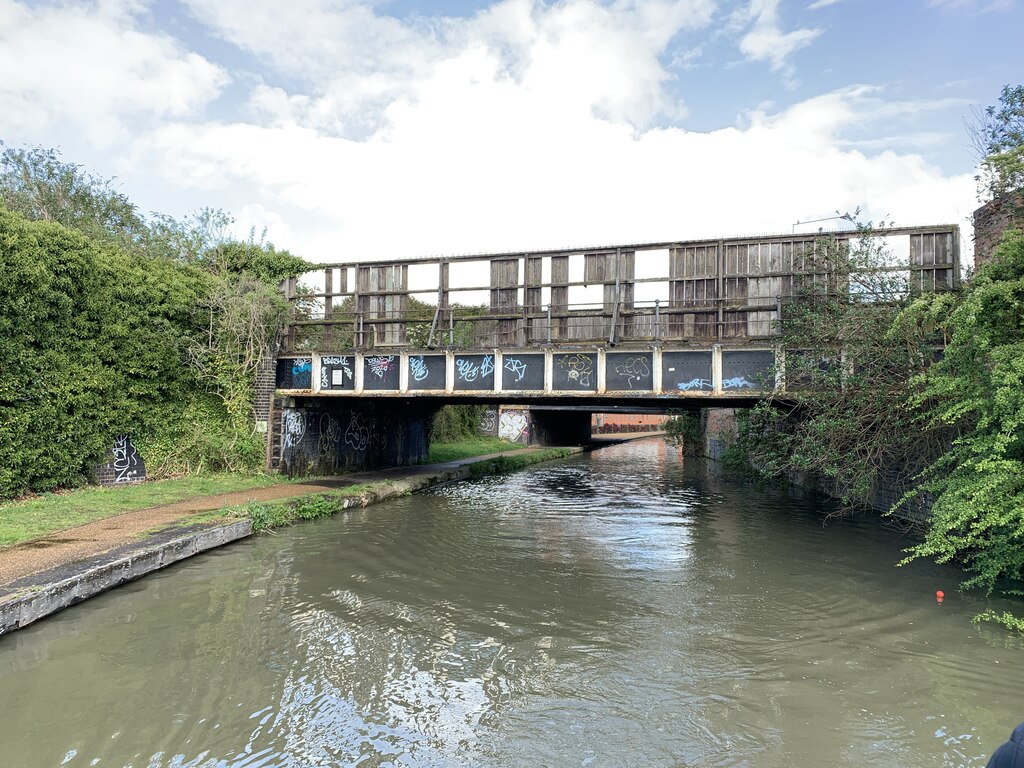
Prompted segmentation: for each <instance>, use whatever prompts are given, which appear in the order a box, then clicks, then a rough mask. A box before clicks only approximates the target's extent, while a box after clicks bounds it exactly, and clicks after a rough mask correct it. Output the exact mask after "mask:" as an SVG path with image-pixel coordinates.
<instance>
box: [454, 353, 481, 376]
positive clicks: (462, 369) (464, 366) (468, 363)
mask: <svg viewBox="0 0 1024 768" xmlns="http://www.w3.org/2000/svg"><path fill="white" fill-rule="evenodd" d="M455 368H456V370H458V372H459V378H460V379H462V380H463V381H475V380H476V377H477V376H479V375H480V366H478V365H477V364H476V363H474V362H473V361H472V360H466V359H465V358H463V359H460V360H456V361H455Z"/></svg>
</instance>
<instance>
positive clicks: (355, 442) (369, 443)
mask: <svg viewBox="0 0 1024 768" xmlns="http://www.w3.org/2000/svg"><path fill="white" fill-rule="evenodd" d="M394 426H395V425H394V423H392V422H391V421H390V420H389V419H388V418H387V417H384V418H380V419H378V418H376V417H373V416H366V415H365V414H360V413H353V414H352V418H351V419H349V422H348V428H347V429H346V430H345V438H344V439H345V445H349V446H352V448H353V449H354V450H357V451H365V450H367V449H368V448H387V447H388V433H389V432H391V431H393V429H394Z"/></svg>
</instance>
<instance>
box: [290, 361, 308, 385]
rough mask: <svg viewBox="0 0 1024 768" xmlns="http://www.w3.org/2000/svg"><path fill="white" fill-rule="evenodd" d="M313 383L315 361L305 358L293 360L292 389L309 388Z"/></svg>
mask: <svg viewBox="0 0 1024 768" xmlns="http://www.w3.org/2000/svg"><path fill="white" fill-rule="evenodd" d="M312 384H313V361H312V360H310V359H309V358H303V359H298V360H293V361H292V389H309V388H310V387H311V386H312Z"/></svg>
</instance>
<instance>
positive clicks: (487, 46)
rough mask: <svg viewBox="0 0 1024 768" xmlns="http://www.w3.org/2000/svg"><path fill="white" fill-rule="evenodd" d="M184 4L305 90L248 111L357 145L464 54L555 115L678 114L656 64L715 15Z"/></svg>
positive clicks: (568, 7) (258, 101) (198, 0)
mask: <svg viewBox="0 0 1024 768" xmlns="http://www.w3.org/2000/svg"><path fill="white" fill-rule="evenodd" d="M187 2H188V6H189V7H190V8H191V9H192V11H193V13H194V14H195V15H196V16H197V18H199V19H201V20H203V21H204V22H205V23H208V24H210V25H211V28H212V29H213V31H214V32H215V34H218V35H220V36H221V37H223V38H224V39H226V40H228V41H230V42H232V43H234V44H236V45H238V46H240V47H242V48H245V49H246V50H249V51H252V52H254V53H256V54H258V55H260V56H264V57H268V58H269V59H270V60H271V61H273V62H274V64H275V66H276V67H277V68H278V69H279V70H280V71H281V72H284V73H286V74H288V75H290V76H293V77H298V78H299V79H300V80H303V81H304V82H305V83H306V90H307V91H308V93H306V94H303V95H301V96H298V97H290V98H287V99H286V98H282V96H283V93H273V92H272V91H273V88H269V90H266V91H264V92H261V93H258V94H256V96H255V98H254V102H253V106H254V107H256V108H258V109H265V108H268V107H269V108H270V112H269V113H268V114H269V115H271V116H273V118H274V119H279V120H289V119H294V120H312V121H313V123H315V125H316V126H317V128H318V129H319V130H322V131H324V132H327V133H330V134H332V135H337V136H349V137H356V138H361V137H365V136H367V135H369V134H372V133H373V132H374V131H376V130H378V129H380V128H382V127H384V126H385V123H384V122H383V117H384V113H385V111H386V110H387V109H388V107H389V105H391V104H393V103H394V102H395V101H401V100H408V99H410V98H415V97H416V91H417V87H418V85H419V84H420V83H422V82H423V80H424V79H425V78H429V77H430V73H431V71H432V70H433V69H435V68H444V67H450V66H453V65H454V66H456V67H457V66H458V62H459V60H460V59H462V57H464V56H472V55H473V52H474V51H477V52H485V53H486V60H487V63H486V66H487V67H489V68H490V70H491V71H490V72H489V73H487V76H488V77H499V78H502V79H506V80H509V81H511V82H513V83H516V84H518V85H523V86H525V87H527V88H530V89H532V90H535V91H538V92H540V91H543V92H545V93H547V94H548V95H549V98H550V100H551V101H552V102H554V103H557V104H558V105H559V106H560V107H569V106H571V105H576V106H578V107H583V108H586V109H587V110H592V111H595V112H597V113H599V114H602V115H605V116H608V117H610V118H612V119H615V120H626V121H630V122H632V123H634V124H640V125H643V124H647V123H649V122H650V121H652V120H653V119H654V118H655V117H656V116H658V115H661V114H666V115H669V116H672V117H678V116H679V115H680V114H681V113H682V108H681V106H680V105H678V104H673V103H671V102H670V101H668V100H667V99H666V98H665V96H664V93H663V90H662V85H663V83H664V81H665V80H666V79H667V78H668V77H669V75H668V73H667V72H666V70H665V69H664V67H663V66H662V64H661V62H660V57H661V56H662V55H663V54H664V53H665V51H666V47H667V46H668V44H669V42H670V41H671V40H672V39H673V37H674V36H675V35H677V34H678V33H679V32H680V31H682V30H685V29H692V28H700V27H704V26H706V25H707V24H708V23H710V21H711V18H712V13H713V10H714V2H713V1H712V0H653V1H651V0H648V1H640V0H637V1H636V2H630V1H628V0H627V1H625V2H620V3H616V4H613V5H610V6H609V5H604V4H602V3H599V2H595V1H594V0H568V2H563V3H558V4H555V5H551V6H548V5H545V4H543V3H540V2H535V1H534V0H503V2H499V3H496V4H495V5H492V6H490V7H488V8H486V9H484V10H482V11H481V12H479V13H478V14H477V15H475V16H473V17H472V18H469V19H445V18H428V19H424V18H419V19H416V20H414V21H413V22H411V23H408V24H405V23H402V22H399V21H398V20H396V19H393V18H389V17H386V16H380V15H378V14H376V12H375V11H374V9H373V7H372V6H370V5H365V4H359V3H347V2H341V3H336V2H327V1H326V0H303V2H302V3H301V4H300V6H298V7H297V8H296V7H293V8H290V9H289V13H287V14H283V15H282V14H281V13H280V6H279V3H277V2H273V1H272V0H263V2H251V1H250V0H216V2H215V1H214V0H187ZM478 60H479V61H482V59H479V58H478ZM469 76H470V77H474V76H475V75H474V74H470V75H469ZM313 123H310V124H313Z"/></svg>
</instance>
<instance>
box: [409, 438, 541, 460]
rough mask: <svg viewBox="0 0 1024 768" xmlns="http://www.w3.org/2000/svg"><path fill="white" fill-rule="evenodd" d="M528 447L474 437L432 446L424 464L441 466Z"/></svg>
mask: <svg viewBox="0 0 1024 768" xmlns="http://www.w3.org/2000/svg"><path fill="white" fill-rule="evenodd" d="M525 447H526V446H523V445H519V444H518V443H510V442H509V441H508V440H499V439H498V438H496V437H474V438H469V439H468V440H459V441H458V442H455V443H436V444H434V445H431V446H430V453H429V454H428V455H427V460H426V461H424V462H423V463H424V464H440V463H441V462H444V461H456V460H458V459H468V458H471V457H473V456H486V455H487V454H488V453H499V452H501V451H516V450H519V449H521V448H525Z"/></svg>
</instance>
